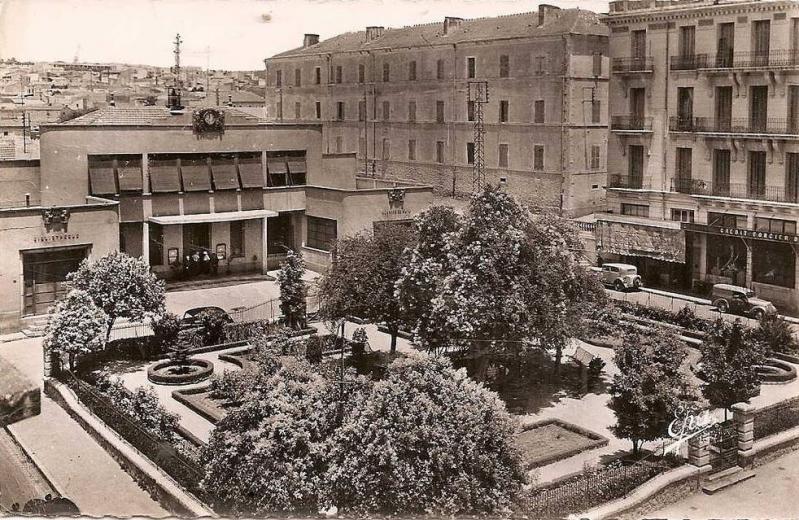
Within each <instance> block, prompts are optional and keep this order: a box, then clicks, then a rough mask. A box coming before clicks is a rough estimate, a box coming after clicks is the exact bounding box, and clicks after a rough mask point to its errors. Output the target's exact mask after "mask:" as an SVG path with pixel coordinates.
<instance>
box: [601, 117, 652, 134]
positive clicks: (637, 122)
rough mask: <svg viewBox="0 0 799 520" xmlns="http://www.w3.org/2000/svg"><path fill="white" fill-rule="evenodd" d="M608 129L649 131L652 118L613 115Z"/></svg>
mask: <svg viewBox="0 0 799 520" xmlns="http://www.w3.org/2000/svg"><path fill="white" fill-rule="evenodd" d="M610 129H611V130H613V131H621V132H636V133H637V132H651V131H652V118H651V117H643V116H613V117H612V118H611V119H610Z"/></svg>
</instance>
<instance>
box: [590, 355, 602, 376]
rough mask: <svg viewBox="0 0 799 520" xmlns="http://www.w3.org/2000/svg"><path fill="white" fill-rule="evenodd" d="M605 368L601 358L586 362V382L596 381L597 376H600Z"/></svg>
mask: <svg viewBox="0 0 799 520" xmlns="http://www.w3.org/2000/svg"><path fill="white" fill-rule="evenodd" d="M603 368H605V362H604V361H603V360H602V358H598V357H595V358H594V359H592V360H591V361H589V362H588V380H589V381H597V380H598V379H599V376H600V375H602V369H603Z"/></svg>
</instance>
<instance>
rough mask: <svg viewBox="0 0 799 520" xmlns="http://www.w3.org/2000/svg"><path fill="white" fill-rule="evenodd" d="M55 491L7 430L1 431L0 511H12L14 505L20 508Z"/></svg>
mask: <svg viewBox="0 0 799 520" xmlns="http://www.w3.org/2000/svg"><path fill="white" fill-rule="evenodd" d="M48 493H49V494H55V490H54V489H53V488H52V487H50V485H49V484H48V483H47V479H45V478H44V475H42V473H41V472H40V471H39V469H38V468H37V467H36V466H35V465H34V464H33V463H32V462H31V461H30V459H28V457H27V456H26V455H25V452H24V451H22V450H21V449H20V447H19V446H18V445H17V444H16V443H15V442H14V439H13V438H12V437H11V435H10V434H9V433H8V431H6V430H5V429H0V511H2V510H3V508H5V509H8V510H11V506H12V505H13V504H14V503H17V504H19V508H20V509H22V507H23V506H24V505H25V503H26V502H27V501H28V500H31V499H33V498H44V496H45V495H47V494H48Z"/></svg>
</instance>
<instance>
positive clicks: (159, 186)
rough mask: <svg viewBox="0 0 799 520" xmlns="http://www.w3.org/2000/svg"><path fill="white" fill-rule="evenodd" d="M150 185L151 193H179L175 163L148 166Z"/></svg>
mask: <svg viewBox="0 0 799 520" xmlns="http://www.w3.org/2000/svg"><path fill="white" fill-rule="evenodd" d="M150 185H151V187H152V191H153V193H170V192H172V193H175V192H178V191H180V178H179V177H178V165H177V162H176V161H171V163H167V164H164V163H162V164H155V163H151V164H150Z"/></svg>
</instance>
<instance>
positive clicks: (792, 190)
mask: <svg viewBox="0 0 799 520" xmlns="http://www.w3.org/2000/svg"><path fill="white" fill-rule="evenodd" d="M785 200H786V202H793V203H796V202H797V201H799V153H786V154H785Z"/></svg>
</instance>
